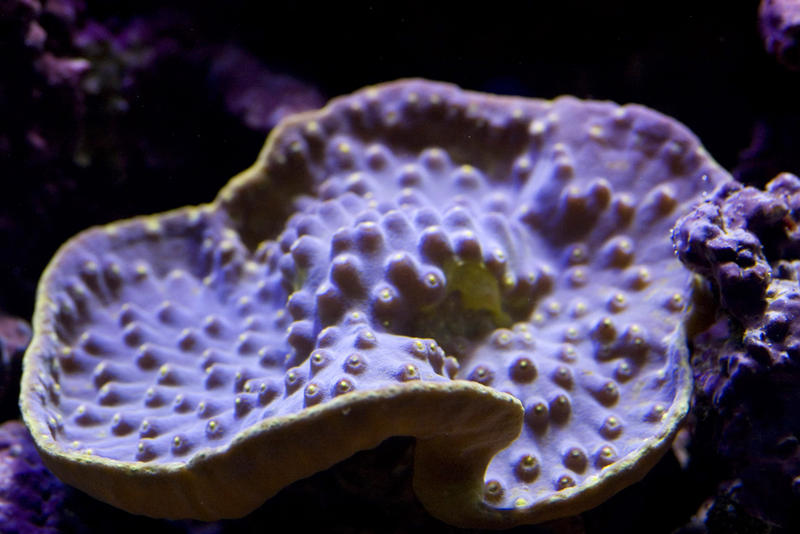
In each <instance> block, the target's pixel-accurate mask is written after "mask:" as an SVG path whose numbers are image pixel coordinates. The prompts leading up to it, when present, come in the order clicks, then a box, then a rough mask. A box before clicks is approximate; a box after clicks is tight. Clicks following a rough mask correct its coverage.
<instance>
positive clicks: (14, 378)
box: [0, 313, 31, 421]
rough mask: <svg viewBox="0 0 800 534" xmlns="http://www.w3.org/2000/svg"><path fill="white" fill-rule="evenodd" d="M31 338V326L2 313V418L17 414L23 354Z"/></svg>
mask: <svg viewBox="0 0 800 534" xmlns="http://www.w3.org/2000/svg"><path fill="white" fill-rule="evenodd" d="M30 339H31V327H30V325H28V323H27V322H26V321H24V320H22V319H19V318H17V317H11V316H10V315H3V314H2V313H0V420H1V421H5V420H6V419H14V418H16V417H18V414H17V399H18V397H19V378H20V376H21V374H22V354H23V353H24V352H25V349H26V348H27V346H28V341H30Z"/></svg>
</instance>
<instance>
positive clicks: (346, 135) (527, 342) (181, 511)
mask: <svg viewBox="0 0 800 534" xmlns="http://www.w3.org/2000/svg"><path fill="white" fill-rule="evenodd" d="M727 180H729V177H728V175H727V174H726V173H725V172H724V171H722V170H721V169H720V168H719V167H718V166H716V164H715V163H714V162H713V161H711V160H710V158H708V157H707V155H706V154H705V153H704V151H703V150H702V149H701V147H700V146H699V145H698V143H697V141H696V139H695V138H694V137H693V136H692V135H691V134H690V133H689V132H688V131H686V130H685V128H683V127H682V126H680V125H679V124H677V123H675V122H674V121H672V120H670V119H668V118H666V117H663V116H661V115H659V114H657V113H655V112H653V111H650V110H647V109H645V108H642V107H638V106H626V107H618V106H616V105H614V104H611V103H599V102H580V101H578V100H576V99H572V98H560V99H557V100H555V101H552V102H546V101H538V100H523V99H511V98H498V97H491V96H485V95H479V94H475V93H469V92H463V91H460V90H458V89H456V88H455V87H452V86H449V85H444V84H434V83H430V82H423V81H405V82H399V83H394V84H387V85H385V86H379V87H374V88H369V89H366V90H364V91H361V92H358V93H355V94H354V95H351V96H349V97H345V98H341V99H338V100H335V101H334V102H332V103H331V104H330V105H329V106H328V107H326V108H325V109H324V110H323V111H321V112H319V113H316V114H310V115H302V116H299V117H297V118H292V119H289V120H287V121H286V122H284V123H283V124H282V125H281V126H280V127H279V128H278V130H277V131H276V132H275V133H274V135H272V136H271V137H270V139H269V140H268V142H267V147H266V149H265V150H264V152H263V153H262V157H261V158H260V160H259V162H258V163H257V164H256V165H255V166H254V167H253V168H251V169H250V170H249V171H247V172H245V173H243V174H242V175H241V176H239V177H237V178H236V179H234V180H233V181H231V183H230V184H229V185H228V186H226V187H225V188H224V189H223V190H222V191H221V192H220V194H219V196H218V199H217V200H216V201H215V202H214V203H213V204H210V205H207V206H201V207H198V208H186V209H183V210H178V211H175V212H171V213H168V214H165V215H162V216H156V217H148V218H140V219H135V220H133V221H128V222H122V223H116V224H112V225H109V226H107V227H104V228H99V229H94V230H90V231H88V232H86V233H84V234H81V235H80V236H78V237H77V238H75V239H74V240H73V241H71V242H70V243H69V244H67V245H66V246H65V247H64V248H63V249H62V251H61V252H60V253H59V254H58V255H57V256H56V258H55V259H54V260H53V262H52V263H51V265H50V266H49V267H48V270H47V272H46V273H45V275H44V277H43V280H42V285H41V292H40V294H41V295H42V296H41V299H40V301H39V303H38V306H37V312H36V319H35V328H36V339H35V340H34V342H33V348H32V349H31V350H30V351H29V356H28V358H29V360H28V363H29V364H28V366H27V368H26V374H25V377H24V380H23V396H22V403H23V412H24V414H25V417H26V421H27V422H28V424H29V425H30V426H31V428H32V430H33V432H34V435H35V436H36V437H37V440H38V444H39V446H40V447H41V449H42V452H43V453H44V455H45V459H46V461H48V463H49V465H51V467H52V468H53V469H54V470H55V471H56V472H57V473H59V474H60V476H62V477H64V478H65V479H66V480H68V481H69V482H70V483H72V484H75V485H79V486H81V487H82V488H83V489H85V490H86V491H88V492H90V493H93V494H96V495H97V496H98V497H100V498H103V499H105V500H108V501H110V502H113V503H114V504H116V505H118V506H122V507H125V508H127V509H130V510H134V511H137V512H140V513H147V514H153V515H162V516H185V515H192V516H195V517H202V518H210V517H220V516H228V515H233V514H242V513H245V512H247V511H248V510H249V509H251V508H252V507H254V506H255V505H257V504H258V503H259V502H260V501H261V500H263V499H264V498H266V497H268V496H269V495H270V494H272V493H274V492H275V491H277V490H278V489H279V488H280V487H281V485H282V484H285V483H287V482H288V481H291V480H293V479H295V478H298V477H301V476H305V475H307V474H309V473H310V472H313V470H316V469H321V468H323V467H325V466H327V465H330V464H332V463H333V462H335V461H337V460H339V459H341V458H344V457H346V456H347V455H349V454H350V453H352V452H353V451H355V450H358V449H359V448H363V447H366V446H369V445H370V444H375V443H378V442H379V441H380V440H382V439H384V438H385V437H388V436H390V435H393V434H397V433H401V434H413V435H418V436H419V437H420V438H421V439H420V440H419V442H418V444H417V451H416V472H415V477H416V479H415V489H416V491H417V494H418V495H419V497H420V498H421V500H422V501H423V503H425V504H426V506H428V507H429V509H430V510H431V511H432V512H433V513H434V514H437V515H439V516H440V517H443V518H445V519H446V520H448V521H451V522H453V523H456V524H460V525H473V526H477V525H485V526H495V527H497V526H509V525H512V524H515V523H524V522H534V521H541V520H544V519H547V518H551V517H557V516H560V515H567V514H572V513H575V512H576V511H579V510H581V509H584V508H586V507H589V506H592V505H594V504H596V503H597V502H599V501H601V500H602V499H604V498H605V497H607V496H608V495H610V494H611V493H613V492H615V491H617V490H618V489H620V488H621V487H623V486H624V485H625V484H627V483H630V482H632V481H633V480H635V479H636V478H638V477H640V476H642V475H643V474H644V472H646V470H647V469H648V467H649V466H650V465H652V463H653V462H654V461H655V460H656V459H657V458H658V457H659V455H660V454H661V453H662V452H663V451H664V450H665V448H666V447H667V446H668V444H669V441H670V438H671V436H672V435H673V433H674V431H675V429H676V426H677V424H678V423H679V422H680V420H681V419H682V417H683V415H684V414H685V412H686V409H687V401H688V395H689V390H690V373H689V371H688V367H687V361H686V347H685V340H684V339H683V337H682V331H681V330H680V329H679V328H678V325H679V322H680V318H681V317H682V311H683V308H684V296H683V295H684V291H685V288H686V282H687V273H685V272H684V271H682V270H681V269H680V265H679V263H678V262H677V260H676V259H675V258H674V256H673V254H672V250H671V246H670V241H669V229H670V228H671V227H672V225H673V223H674V221H675V219H676V218H677V217H678V216H680V215H682V214H683V213H685V211H686V210H687V209H688V207H689V206H690V205H691V204H692V203H693V202H695V201H697V200H698V199H699V197H700V193H701V192H703V191H706V190H708V189H710V188H712V187H713V186H714V185H716V184H718V183H720V182H724V181H727ZM515 436H516V439H514V438H515ZM512 441H513V443H511V442H512ZM509 443H511V445H510V446H509V447H507V448H504V447H505V446H506V445H508V444H509ZM265 448H267V449H268V450H269V453H268V454H262V453H261V452H259V451H263V450H264V449H265ZM501 449H502V450H501ZM245 461H246V462H248V463H249V467H248V476H245V477H242V476H238V475H237V472H238V470H239V467H238V466H241V465H242V462H245ZM443 466H445V468H443ZM151 484H158V485H159V487H160V488H162V489H160V490H159V491H157V492H156V491H154V488H153V487H151ZM220 487H224V488H226V489H225V491H223V492H220ZM101 488H102V490H101ZM222 494H226V495H228V494H229V495H232V496H231V497H226V498H222V497H221V495H222ZM186 495H196V496H197V497H196V498H191V497H188V498H187V497H186Z"/></svg>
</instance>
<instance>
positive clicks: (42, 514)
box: [0, 421, 66, 534]
mask: <svg viewBox="0 0 800 534" xmlns="http://www.w3.org/2000/svg"><path fill="white" fill-rule="evenodd" d="M65 497H66V488H65V487H64V485H63V484H62V483H61V482H60V481H59V480H58V479H57V478H56V477H55V476H53V474H52V473H50V471H48V470H47V468H46V467H45V466H44V465H43V464H42V461H41V460H40V459H39V455H38V453H37V452H36V448H35V447H34V445H33V440H31V437H30V434H29V433H28V430H27V429H26V428H25V426H24V425H23V424H22V423H20V422H18V421H8V422H6V423H3V424H2V425H0V530H2V531H3V532H8V533H12V532H19V533H27V532H38V533H42V534H49V533H52V534H56V533H58V532H62V530H61V527H62V526H63V517H62V515H61V514H60V513H59V510H60V508H61V506H62V505H63V502H64V500H65Z"/></svg>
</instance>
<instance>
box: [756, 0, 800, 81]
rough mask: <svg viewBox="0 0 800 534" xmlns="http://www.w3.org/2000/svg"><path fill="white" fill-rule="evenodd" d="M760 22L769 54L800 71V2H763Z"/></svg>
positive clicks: (759, 15)
mask: <svg viewBox="0 0 800 534" xmlns="http://www.w3.org/2000/svg"><path fill="white" fill-rule="evenodd" d="M758 22H759V29H760V30H761V36H762V37H763V39H764V46H765V47H766V49H767V52H769V53H770V54H773V55H774V56H775V57H776V58H777V59H778V61H780V62H781V64H783V65H784V66H786V67H789V68H790V69H792V70H797V69H800V46H798V45H799V44H800V43H798V37H799V36H800V2H798V0H761V5H760V6H759V8H758Z"/></svg>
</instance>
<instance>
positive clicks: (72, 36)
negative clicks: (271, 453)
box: [0, 0, 800, 534]
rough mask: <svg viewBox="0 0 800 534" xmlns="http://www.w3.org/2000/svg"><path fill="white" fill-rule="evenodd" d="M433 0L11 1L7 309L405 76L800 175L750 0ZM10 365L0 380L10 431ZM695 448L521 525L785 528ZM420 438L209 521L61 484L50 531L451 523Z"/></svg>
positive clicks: (6, 20)
mask: <svg viewBox="0 0 800 534" xmlns="http://www.w3.org/2000/svg"><path fill="white" fill-rule="evenodd" d="M433 4H434V3H433V2H425V3H423V2H420V3H415V2H395V3H379V2H374V3H363V4H357V5H354V4H347V5H345V3H340V2H330V3H326V4H325V5H322V6H320V5H311V4H310V3H307V2H244V1H238V0H231V1H228V2H225V3H221V2H176V1H172V2H156V1H146V0H145V1H139V2H96V1H87V2H81V1H77V0H57V1H48V0H41V1H40V0H0V188H2V189H0V310H2V311H3V312H4V313H6V314H8V315H10V316H12V317H16V318H20V319H21V320H23V321H27V320H29V319H30V316H31V314H32V311H33V303H34V296H35V288H36V283H37V280H38V277H39V275H40V273H41V272H42V270H43V269H44V267H45V266H46V264H47V262H48V260H49V259H50V258H51V257H52V255H53V254H54V253H55V251H56V250H57V248H58V246H59V245H60V244H61V243H63V242H64V241H66V240H67V239H68V238H69V237H71V236H72V235H74V234H76V233H77V232H79V231H81V230H83V229H85V228H87V227H89V226H92V225H97V224H104V223H107V222H110V221H113V220H116V219H120V218H124V217H129V216H133V215H139V214H145V213H154V212H158V211H163V210H167V209H171V208H176V207H179V206H183V205H186V204H197V203H203V202H208V201H211V200H212V199H213V198H214V195H215V194H216V192H217V191H218V190H219V189H220V188H221V186H222V185H224V184H225V183H226V182H227V180H228V179H229V178H230V177H231V176H232V175H234V174H235V173H237V172H239V171H241V170H243V169H244V168H246V167H247V166H248V165H250V163H251V162H252V161H253V160H254V159H255V157H256V155H257V154H258V151H259V149H260V147H261V145H262V144H263V142H264V139H265V137H266V135H267V134H268V132H269V130H270V129H271V128H272V127H273V126H274V125H275V123H276V122H277V121H278V120H279V119H280V118H281V117H283V116H285V115H287V114H289V113H291V112H294V111H302V110H306V109H313V108H316V107H319V106H321V105H322V104H324V102H325V101H326V100H327V99H328V98H331V97H335V96H337V95H341V94H346V93H350V92H352V91H354V90H356V89H359V88H361V87H363V86H365V85H369V84H374V83H378V82H383V81H389V80H394V79H397V78H404V77H423V78H429V79H433V80H440V81H447V82H452V83H455V84H457V85H459V86H461V87H463V88H466V89H472V90H478V91H485V92H493V93H500V94H511V95H521V96H529V97H537V98H553V97H556V96H558V95H562V94H572V95H575V96H578V97H580V98H589V99H601V100H613V101H616V102H619V103H627V102H635V103H640V104H644V105H646V106H649V107H652V108H654V109H656V110H658V111H660V112H662V113H665V114H667V115H670V116H672V117H675V118H676V119H678V120H680V121H681V122H683V123H684V124H686V125H687V126H688V127H689V128H690V129H691V130H692V131H693V132H694V133H695V134H697V136H698V137H699V138H700V139H701V140H702V142H703V144H704V145H705V147H706V148H707V150H708V151H709V153H710V154H711V155H712V156H713V157H714V158H715V159H716V160H717V161H718V162H719V163H720V164H721V165H722V166H723V167H724V168H726V169H728V170H729V171H731V172H732V173H733V174H734V176H735V177H736V178H738V179H739V180H741V181H743V182H745V183H747V184H750V185H756V186H759V187H761V186H763V184H765V183H766V182H767V181H768V180H769V179H771V178H772V177H773V176H774V175H775V174H777V173H778V172H780V171H792V172H795V173H797V172H800V149H798V148H797V144H796V140H797V132H798V130H799V129H800V72H798V71H796V70H792V68H791V65H786V64H783V63H781V62H779V61H777V60H776V58H775V57H774V56H772V55H770V54H768V53H767V51H766V50H765V48H764V43H763V39H762V37H761V35H760V34H759V29H758V1H757V0H729V1H719V2H717V1H699V0H693V1H673V2H633V1H632V2H624V1H615V0H609V1H607V2H594V1H561V2H549V1H548V2H545V1H531V2H524V3H523V2H481V3H479V4H478V5H476V6H474V7H467V5H466V4H465V3H458V4H454V5H451V6H445V5H442V4H437V5H433ZM15 324H16V325H17V326H18V327H19V323H15ZM0 335H3V336H5V337H6V344H5V352H6V353H7V354H8V355H6V356H5V357H6V358H7V360H8V361H11V360H12V356H13V354H14V353H15V351H14V345H13V343H10V342H9V341H8V338H9V336H10V334H8V332H6V331H5V330H3V331H2V334H0ZM16 354H17V355H18V354H19V351H16ZM17 361H18V359H17ZM17 372H18V365H17V366H15V365H12V364H8V363H7V364H6V369H5V378H4V379H3V380H0V387H3V388H4V392H3V395H0V399H2V401H3V403H4V404H3V406H2V410H0V413H2V415H3V418H4V419H6V420H10V419H16V418H18V417H19V415H18V413H17V412H16V406H15V402H14V400H15V399H13V397H14V395H13V393H12V391H13V388H14V382H15V380H16V378H13V377H14V376H15V375H14V373H17ZM10 377H11V378H10ZM693 438H694V439H690V436H689V435H683V436H681V437H680V438H679V440H680V446H679V447H678V449H677V450H678V454H673V453H668V454H667V455H666V456H665V458H664V459H663V460H662V461H661V462H660V463H659V464H658V465H657V466H656V468H655V469H653V471H652V472H651V473H650V474H648V475H647V476H646V477H645V479H644V480H642V481H641V482H640V483H638V484H635V485H633V486H631V487H629V488H627V489H626V490H623V491H622V492H620V493H619V494H618V495H617V496H616V497H614V498H613V499H611V500H610V501H609V502H607V503H605V504H603V505H602V506H600V507H598V508H596V509H594V510H591V511H589V512H586V513H584V514H582V515H581V516H576V517H573V518H568V519H564V520H561V521H557V522H554V523H551V524H547V525H544V526H530V527H519V528H517V529H514V530H513V531H514V532H532V533H539V532H541V533H603V532H619V533H625V532H652V533H660V532H665V533H666V532H684V533H689V532H720V533H722V532H784V531H785V532H791V530H787V529H788V528H789V527H786V526H785V525H784V526H783V527H782V528H781V527H776V526H774V525H772V526H770V525H769V524H768V523H767V522H765V521H763V520H761V519H759V518H758V517H754V516H753V514H751V513H748V512H747V511H745V510H743V509H742V507H741V506H739V504H738V503H737V502H736V500H735V495H734V494H732V493H731V492H730V491H728V489H725V488H727V486H724V485H722V483H723V482H725V481H728V480H730V479H731V477H733V478H734V479H735V473H731V472H730V471H729V469H730V466H723V465H720V463H719V462H718V461H717V460H716V459H715V454H714V451H713V450H710V449H709V447H708V446H706V445H707V443H704V441H703V440H704V439H705V437H704V435H703V433H702V432H698V433H695V434H694V435H693ZM411 447H413V443H412V442H411V441H409V440H406V439H403V438H395V439H392V440H389V441H387V442H386V443H384V444H383V445H382V446H380V447H379V448H378V449H376V450H373V451H366V452H363V453H359V454H358V455H356V457H354V458H352V459H350V460H348V461H346V462H344V463H342V464H340V465H339V466H337V467H335V468H333V469H331V470H329V471H327V472H324V473H320V474H318V475H315V476H314V477H311V478H310V479H307V480H303V481H299V482H297V483H295V484H293V485H292V486H290V487H288V488H286V489H285V490H284V491H282V492H281V493H280V494H279V495H278V496H276V497H275V498H273V499H271V500H270V501H268V502H267V503H266V504H265V505H264V507H263V508H262V509H260V510H259V511H257V512H255V513H254V514H252V515H251V516H248V517H247V518H244V519H241V520H236V521H225V522H220V523H213V524H201V523H194V522H166V521H155V520H149V519H145V518H140V517H134V516H130V515H128V514H125V513H123V512H119V511H117V510H114V509H112V508H110V507H108V506H106V505H104V504H102V503H99V502H97V501H94V500H92V499H91V498H89V497H86V496H84V495H83V494H81V493H79V492H77V491H73V490H63V491H65V497H64V499H65V501H64V502H65V504H64V506H63V507H62V508H61V509H60V510H58V513H59V514H62V516H63V518H62V519H61V520H60V522H59V523H58V527H57V530H53V531H54V532H55V531H62V532H106V531H112V530H113V531H116V532H134V531H135V532H141V531H143V530H147V531H150V532H152V533H154V534H155V533H156V532H203V533H216V532H264V531H281V530H283V529H287V528H291V529H292V530H297V531H303V530H310V529H315V530H320V531H324V532H342V533H345V532H347V533H350V532H353V533H356V532H397V533H401V532H411V531H414V530H419V529H425V530H430V531H437V532H459V530H458V529H455V528H454V527H450V526H447V525H444V524H443V523H440V522H438V521H437V520H435V519H433V518H431V517H430V516H429V515H428V514H427V513H426V512H425V511H424V510H423V509H422V508H421V507H420V506H419V504H418V503H417V502H416V500H415V498H414V496H413V493H412V491H411V486H410V480H411V478H410V476H411V458H412V455H411ZM2 483H3V481H2V480H1V479H0V484H2ZM723 486H724V487H723ZM54 491H55V490H54ZM59 491H61V490H59ZM32 505H33V504H32ZM54 513H55V512H54ZM795 519H796V518H795ZM3 529H4V527H3V525H0V532H3V531H4V530H3ZM770 529H771V530H770ZM43 531H47V532H49V531H48V530H43Z"/></svg>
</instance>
